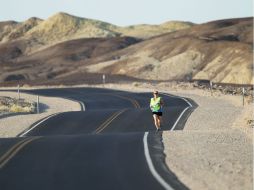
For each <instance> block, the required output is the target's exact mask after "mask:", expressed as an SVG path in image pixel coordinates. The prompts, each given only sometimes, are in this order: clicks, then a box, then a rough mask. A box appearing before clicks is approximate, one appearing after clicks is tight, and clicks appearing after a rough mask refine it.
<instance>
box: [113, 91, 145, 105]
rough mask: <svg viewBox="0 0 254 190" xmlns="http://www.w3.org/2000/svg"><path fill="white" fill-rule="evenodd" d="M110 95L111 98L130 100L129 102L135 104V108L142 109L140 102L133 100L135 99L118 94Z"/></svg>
mask: <svg viewBox="0 0 254 190" xmlns="http://www.w3.org/2000/svg"><path fill="white" fill-rule="evenodd" d="M110 95H111V96H116V97H119V98H122V99H125V100H128V101H130V102H131V103H132V104H133V106H134V107H135V108H141V106H140V105H139V103H138V101H137V100H135V99H133V98H129V97H125V96H120V95H116V94H110Z"/></svg>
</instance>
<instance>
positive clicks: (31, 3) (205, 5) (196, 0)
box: [0, 0, 253, 26]
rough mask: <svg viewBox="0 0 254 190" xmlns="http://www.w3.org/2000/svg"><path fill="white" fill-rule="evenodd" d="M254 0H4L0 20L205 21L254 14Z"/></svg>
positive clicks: (0, 9) (152, 22)
mask: <svg viewBox="0 0 254 190" xmlns="http://www.w3.org/2000/svg"><path fill="white" fill-rule="evenodd" d="M252 7H253V2H252V0H2V3H1V6H0V21H6V20H15V21H24V20H27V19H28V18H30V17H39V18H42V19H47V18H48V17H50V16H52V15H54V14H56V13H57V12H66V13H69V14H71V15H75V16H79V17H84V18H91V19H97V20H101V21H105V22H109V23H112V24H116V25H119V26H128V25H134V24H161V23H164V22H167V21H172V20H178V21H190V22H194V23H204V22H208V21H213V20H219V19H227V18H238V17H249V16H253V8H252Z"/></svg>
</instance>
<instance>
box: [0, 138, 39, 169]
mask: <svg viewBox="0 0 254 190" xmlns="http://www.w3.org/2000/svg"><path fill="white" fill-rule="evenodd" d="M39 138H41V137H32V138H27V139H23V140H22V141H20V142H18V143H16V144H15V145H14V146H12V147H11V148H10V149H9V150H8V151H7V152H6V153H5V154H4V155H3V156H1V157H0V169H2V168H3V167H4V166H5V165H6V164H7V163H8V162H9V161H10V160H11V159H12V158H13V157H14V156H15V155H16V154H17V153H18V152H19V151H20V150H21V149H23V148H24V147H25V146H26V145H27V144H29V143H31V142H32V141H34V140H37V139H39Z"/></svg>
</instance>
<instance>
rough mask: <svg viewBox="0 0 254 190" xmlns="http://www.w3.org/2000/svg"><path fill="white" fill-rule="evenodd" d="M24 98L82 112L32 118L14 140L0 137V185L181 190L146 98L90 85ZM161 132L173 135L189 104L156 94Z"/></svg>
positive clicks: (6, 189) (11, 189)
mask: <svg viewBox="0 0 254 190" xmlns="http://www.w3.org/2000/svg"><path fill="white" fill-rule="evenodd" d="M27 92H29V93H33V94H38V95H41V96H42V95H46V96H57V97H64V98H68V99H73V100H76V101H78V102H80V104H81V106H82V107H83V110H82V111H78V112H65V113H59V114H56V115H53V116H51V117H48V118H45V119H43V120H41V121H38V122H37V123H35V124H34V125H33V126H31V127H30V128H29V129H28V130H27V131H24V132H22V133H21V134H20V136H19V137H17V138H12V139H0V187H1V190H15V189H38V190H40V189H43V190H45V189H50V190H51V189H52V190H58V189H61V190H64V189H75V190H76V189H89V190H90V189H109V190H114V189H116V190H120V189H126V190H127V189H128V190H130V189H139V190H140V189H146V190H147V189H148V190H149V189H151V190H155V189H156V190H157V189H158V190H160V189H187V188H186V187H185V186H184V185H183V184H181V182H179V181H178V180H177V178H176V177H175V176H174V174H172V173H171V172H170V170H169V169H168V168H167V166H166V164H165V155H164V153H163V144H162V138H161V133H162V132H159V133H156V132H155V127H154V124H153V120H152V114H151V111H150V110H149V101H150V98H151V94H149V93H130V92H124V91H114V90H106V89H93V88H72V89H42V90H34V91H27ZM161 96H162V97H163V99H164V102H165V106H164V108H163V126H162V129H163V130H181V129H182V128H183V127H184V123H185V121H186V119H187V117H188V115H189V114H190V113H191V112H192V111H193V109H194V107H193V104H192V102H191V100H187V99H182V98H179V97H173V96H171V95H161Z"/></svg>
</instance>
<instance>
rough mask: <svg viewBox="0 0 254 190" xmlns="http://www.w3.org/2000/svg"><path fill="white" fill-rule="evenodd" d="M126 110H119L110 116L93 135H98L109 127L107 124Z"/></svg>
mask: <svg viewBox="0 0 254 190" xmlns="http://www.w3.org/2000/svg"><path fill="white" fill-rule="evenodd" d="M125 111H126V109H124V110H119V111H117V112H115V113H114V114H113V115H111V116H110V117H109V118H108V119H107V120H106V121H104V122H103V123H102V124H101V125H100V126H99V127H98V128H97V129H96V130H95V131H94V133H95V134H98V133H100V132H101V131H103V130H104V129H105V128H106V127H107V126H109V124H110V123H111V122H112V121H113V120H114V119H116V118H117V117H118V116H119V115H121V114H122V113H123V112H125Z"/></svg>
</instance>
